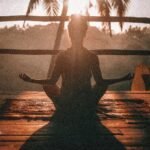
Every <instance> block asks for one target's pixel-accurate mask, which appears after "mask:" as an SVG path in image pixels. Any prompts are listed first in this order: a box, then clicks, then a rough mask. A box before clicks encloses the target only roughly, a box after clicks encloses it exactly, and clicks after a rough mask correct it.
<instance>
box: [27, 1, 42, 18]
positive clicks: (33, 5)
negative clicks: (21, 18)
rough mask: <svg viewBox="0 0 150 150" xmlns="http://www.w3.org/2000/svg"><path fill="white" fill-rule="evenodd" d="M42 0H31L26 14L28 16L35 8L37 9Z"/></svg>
mask: <svg viewBox="0 0 150 150" xmlns="http://www.w3.org/2000/svg"><path fill="white" fill-rule="evenodd" d="M40 1H41V0H30V2H29V5H28V9H27V12H26V16H28V15H29V14H30V13H31V12H32V11H33V9H36V6H37V5H38V4H39V3H40Z"/></svg>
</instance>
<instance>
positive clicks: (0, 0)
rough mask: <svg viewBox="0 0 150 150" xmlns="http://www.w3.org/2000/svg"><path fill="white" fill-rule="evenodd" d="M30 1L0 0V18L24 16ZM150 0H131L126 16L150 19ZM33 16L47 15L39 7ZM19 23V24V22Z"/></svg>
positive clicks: (7, 23) (2, 24)
mask: <svg viewBox="0 0 150 150" xmlns="http://www.w3.org/2000/svg"><path fill="white" fill-rule="evenodd" d="M28 3H29V0H0V16H3V15H4V16H7V15H24V14H25V13H26V10H27V7H28ZM149 6H150V0H131V2H130V5H129V7H128V11H127V13H126V16H136V17H150V10H149V9H150V7H149ZM33 15H45V13H43V10H42V9H41V8H40V7H39V8H38V9H37V10H36V11H34V12H33ZM14 23H16V22H11V23H10V22H5V23H4V22H3V23H0V26H1V27H2V26H4V25H8V26H9V25H10V24H14ZM17 23H19V22H17Z"/></svg>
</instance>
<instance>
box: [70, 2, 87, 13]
mask: <svg viewBox="0 0 150 150" xmlns="http://www.w3.org/2000/svg"><path fill="white" fill-rule="evenodd" d="M89 3H90V0H82V1H81V0H71V1H69V5H68V6H69V10H68V11H69V12H68V13H69V14H70V15H71V14H81V15H85V14H86V10H87V8H88V6H89Z"/></svg>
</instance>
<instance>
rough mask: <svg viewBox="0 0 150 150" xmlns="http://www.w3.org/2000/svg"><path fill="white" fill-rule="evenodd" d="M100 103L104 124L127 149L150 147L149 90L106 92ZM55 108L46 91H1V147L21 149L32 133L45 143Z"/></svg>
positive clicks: (34, 139)
mask: <svg viewBox="0 0 150 150" xmlns="http://www.w3.org/2000/svg"><path fill="white" fill-rule="evenodd" d="M99 106H100V107H101V113H99V116H100V117H101V123H102V124H103V125H104V126H105V127H106V128H107V129H108V130H109V131H110V134H112V135H113V136H114V137H115V138H116V139H117V140H118V141H119V142H120V143H122V144H123V145H124V146H125V147H126V149H129V150H149V149H150V92H132V93H131V92H107V93H106V94H105V95H104V96H103V98H102V100H101V101H100V104H99ZM54 110H55V108H54V106H53V104H52V103H51V101H50V100H49V99H48V98H47V96H46V95H45V94H44V93H43V92H36V91H35V92H16V93H12V92H6V93H4V92H0V150H18V149H20V147H21V146H22V145H23V144H24V143H25V142H26V140H28V139H29V138H30V137H31V136H34V137H33V138H32V140H31V141H30V142H31V143H32V144H34V143H36V142H41V143H42V142H43V141H44V140H46V137H48V136H51V133H50V132H49V131H48V129H49V128H48V127H49V126H50V125H51V123H50V121H49V118H50V116H52V114H53V112H54ZM40 129H42V130H41V132H37V131H39V130H40ZM35 132H36V133H37V134H35V135H33V134H34V133H35ZM102 136H105V137H107V136H108V133H105V132H103V135H102ZM106 142H109V141H106Z"/></svg>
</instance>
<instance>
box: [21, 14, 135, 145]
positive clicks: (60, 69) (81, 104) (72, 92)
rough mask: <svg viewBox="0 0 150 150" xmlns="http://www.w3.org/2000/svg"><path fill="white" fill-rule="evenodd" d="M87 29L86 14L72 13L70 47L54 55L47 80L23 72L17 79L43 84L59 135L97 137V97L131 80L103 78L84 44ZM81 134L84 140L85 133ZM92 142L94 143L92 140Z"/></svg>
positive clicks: (125, 77)
mask: <svg viewBox="0 0 150 150" xmlns="http://www.w3.org/2000/svg"><path fill="white" fill-rule="evenodd" d="M87 28H88V24H87V20H86V18H85V17H83V16H72V18H71V21H70V23H69V25H68V30H69V36H70V39H71V42H72V46H71V48H69V49H67V50H66V51H63V52H60V53H59V54H58V55H57V59H56V62H55V67H54V70H53V72H52V76H51V78H50V79H46V80H35V79H32V78H30V77H29V76H27V75H26V74H20V78H21V79H23V80H24V81H27V82H31V83H38V84H41V85H43V87H44V90H45V92H46V94H47V95H48V96H49V97H50V98H51V99H52V101H53V103H54V105H55V107H56V111H55V114H54V116H53V117H52V121H53V122H54V123H55V126H56V128H57V129H58V128H59V129H60V131H56V132H60V134H61V135H65V134H67V133H68V132H69V133H70V135H71V134H78V135H80V133H82V134H83V133H84V134H83V135H88V134H89V136H90V137H92V135H94V137H95V138H96V135H97V134H98V133H99V132H98V130H99V128H98V117H97V115H96V108H97V104H98V101H99V99H100V98H101V96H102V95H103V94H104V92H105V91H106V89H107V87H108V86H109V85H111V84H114V83H117V82H120V81H125V80H130V79H132V76H131V74H127V75H126V76H124V77H122V78H119V79H103V77H102V74H101V70H100V66H99V60H98V57H97V56H96V55H95V54H94V53H92V52H90V51H88V50H87V49H86V48H84V47H83V40H84V37H85V35H86V31H87ZM60 76H61V77H62V86H61V88H60V89H59V88H58V87H57V85H56V82H57V81H58V79H59V78H60ZM92 76H93V77H94V80H95V85H94V86H92V84H91V78H92ZM58 126H59V127H58ZM66 126H67V128H66ZM89 131H90V133H89ZM91 131H92V132H91ZM93 133H96V135H95V134H93ZM80 136H81V135H80ZM66 137H68V136H66ZM83 137H84V139H85V137H86V136H83ZM77 139H78V138H76V140H77ZM67 140H68V139H67ZM80 140H81V137H80ZM88 140H89V139H88ZM88 140H86V142H87V141H88ZM74 141H75V139H74ZM77 141H78V140H77ZM90 141H91V139H90ZM94 142H96V140H95V139H94ZM81 143H82V144H83V143H84V142H81ZM81 143H80V144H81ZM83 145H85V144H83Z"/></svg>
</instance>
